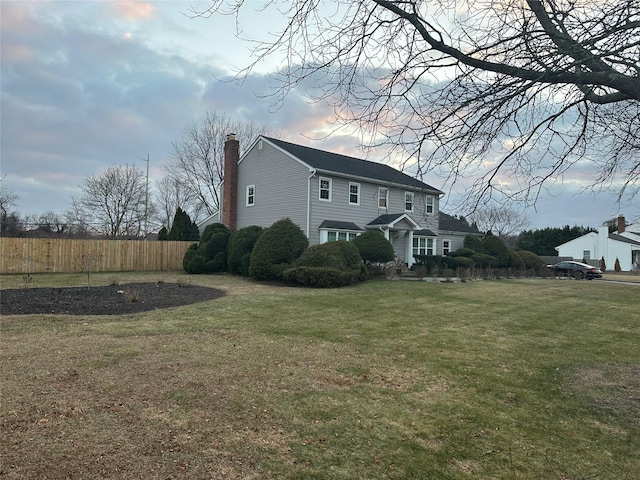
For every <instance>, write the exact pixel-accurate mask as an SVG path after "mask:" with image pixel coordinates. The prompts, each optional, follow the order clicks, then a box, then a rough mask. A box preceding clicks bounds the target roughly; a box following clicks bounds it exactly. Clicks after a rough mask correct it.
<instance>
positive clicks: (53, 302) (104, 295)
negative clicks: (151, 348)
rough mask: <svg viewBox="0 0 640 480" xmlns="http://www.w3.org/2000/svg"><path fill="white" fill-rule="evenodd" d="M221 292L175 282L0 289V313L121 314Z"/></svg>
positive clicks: (216, 295)
mask: <svg viewBox="0 0 640 480" xmlns="http://www.w3.org/2000/svg"><path fill="white" fill-rule="evenodd" d="M223 296H224V292H223V291H222V290H218V289H215V288H209V287H201V286H198V285H182V286H180V285H178V284H176V283H162V282H160V283H156V282H150V283H128V284H122V285H109V286H99V287H61V288H16V289H5V290H0V314H2V315H31V314H38V313H48V314H64V315H122V314H129V313H139V312H147V311H149V310H156V309H161V308H169V307H177V306H180V305H189V304H192V303H197V302H204V301H207V300H214V299H216V298H220V297H223Z"/></svg>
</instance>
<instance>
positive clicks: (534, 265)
mask: <svg viewBox="0 0 640 480" xmlns="http://www.w3.org/2000/svg"><path fill="white" fill-rule="evenodd" d="M516 253H517V254H518V255H519V256H520V258H521V259H522V262H523V263H524V266H525V268H526V269H531V270H533V271H534V272H535V273H536V275H540V274H541V273H542V270H543V268H545V267H546V265H545V263H544V262H543V261H542V259H541V258H540V257H539V256H538V255H536V254H535V253H533V252H530V251H528V250H518V251H517V252H516Z"/></svg>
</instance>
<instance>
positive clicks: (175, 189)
mask: <svg viewBox="0 0 640 480" xmlns="http://www.w3.org/2000/svg"><path fill="white" fill-rule="evenodd" d="M155 203H156V206H157V214H156V221H157V222H158V223H159V224H160V225H163V226H165V227H167V229H168V230H169V229H171V222H172V221H173V216H174V215H175V214H176V211H177V210H178V208H181V209H182V210H184V211H186V212H187V213H188V214H189V217H190V218H198V217H201V216H202V215H201V213H200V212H202V205H201V204H200V202H198V200H197V198H196V196H195V193H194V190H193V188H190V186H189V185H187V184H185V182H184V181H183V180H181V179H180V178H177V177H176V176H174V175H170V174H169V175H166V176H164V177H162V178H161V179H160V180H158V181H157V182H156V202H155Z"/></svg>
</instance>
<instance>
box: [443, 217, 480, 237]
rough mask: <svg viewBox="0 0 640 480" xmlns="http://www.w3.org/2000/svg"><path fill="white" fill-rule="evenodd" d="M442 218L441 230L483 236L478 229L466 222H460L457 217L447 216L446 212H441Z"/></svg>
mask: <svg viewBox="0 0 640 480" xmlns="http://www.w3.org/2000/svg"><path fill="white" fill-rule="evenodd" d="M439 216H440V230H441V231H445V232H460V233H472V234H475V235H482V232H481V231H480V230H478V229H477V228H476V227H472V226H471V225H469V224H468V223H466V222H462V221H460V220H458V219H457V218H456V217H452V216H451V215H447V214H446V213H444V212H439Z"/></svg>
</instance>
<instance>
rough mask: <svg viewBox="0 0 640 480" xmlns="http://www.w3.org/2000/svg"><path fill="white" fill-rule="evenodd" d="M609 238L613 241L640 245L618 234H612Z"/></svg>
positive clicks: (639, 242) (638, 242)
mask: <svg viewBox="0 0 640 480" xmlns="http://www.w3.org/2000/svg"><path fill="white" fill-rule="evenodd" d="M609 238H610V239H611V240H616V241H618V242H624V243H630V244H631V245H640V241H636V240H633V239H631V238H627V237H623V236H622V235H618V234H616V233H610V234H609Z"/></svg>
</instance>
